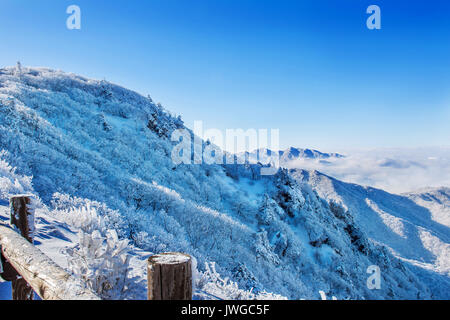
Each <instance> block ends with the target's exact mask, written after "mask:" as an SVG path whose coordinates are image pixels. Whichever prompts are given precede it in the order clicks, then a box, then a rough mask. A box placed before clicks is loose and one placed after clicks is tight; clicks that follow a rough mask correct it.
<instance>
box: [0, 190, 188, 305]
mask: <svg viewBox="0 0 450 320" xmlns="http://www.w3.org/2000/svg"><path fill="white" fill-rule="evenodd" d="M30 203H31V197H30V196H24V195H20V196H15V197H12V198H11V199H10V206H11V225H10V226H7V225H5V224H1V223H0V253H1V264H0V277H1V278H3V279H4V280H6V281H11V282H12V298H13V300H33V292H36V294H37V295H39V297H41V299H43V300H100V298H99V297H98V296H97V295H96V294H95V293H94V292H92V291H91V290H89V289H88V288H86V286H85V285H84V284H83V283H82V282H81V280H79V279H77V278H75V277H73V276H72V275H70V274H69V273H67V272H66V271H65V270H64V269H62V268H61V267H60V266H58V265H57V264H56V263H55V262H54V261H53V260H51V259H50V258H49V257H47V256H46V255H45V254H44V253H42V252H41V251H40V250H39V249H38V248H36V247H35V246H34V245H33V236H34V229H35V227H34V213H33V210H32V209H31V208H30ZM191 268H192V267H191V257H190V256H189V255H186V254H183V253H178V252H170V253H163V254H159V255H155V256H152V257H150V258H149V259H148V263H147V276H148V299H149V300H191V299H192V269H191Z"/></svg>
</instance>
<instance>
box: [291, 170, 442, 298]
mask: <svg viewBox="0 0 450 320" xmlns="http://www.w3.org/2000/svg"><path fill="white" fill-rule="evenodd" d="M290 173H291V175H292V176H293V177H295V178H296V179H297V180H298V181H302V182H306V183H308V184H309V185H310V186H312V187H313V188H314V190H316V191H317V192H318V194H319V196H320V197H321V198H323V199H326V200H327V201H332V202H335V203H338V204H340V205H342V206H343V207H344V208H345V210H348V211H349V212H351V213H352V215H353V216H354V218H355V222H356V224H357V225H358V226H360V227H361V229H362V230H363V231H364V233H365V234H366V235H367V236H368V237H369V238H371V239H373V240H374V241H375V242H377V243H383V244H384V245H386V246H387V247H388V248H389V249H390V250H391V251H392V253H393V254H394V255H395V256H396V257H399V258H400V259H401V260H403V261H405V262H407V263H408V264H409V265H410V267H412V268H413V269H414V270H415V272H416V274H420V276H421V277H423V278H424V279H427V280H426V281H427V283H428V285H429V287H432V289H433V291H434V292H435V293H436V294H438V295H439V296H441V297H446V298H448V297H449V294H450V278H449V276H450V220H449V218H450V211H449V210H450V189H449V188H436V189H426V190H422V191H419V192H416V193H409V194H404V195H396V194H391V193H388V192H385V191H383V190H380V189H375V188H371V187H362V186H359V185H356V184H350V183H345V182H342V181H339V180H337V179H334V178H332V177H329V176H327V175H324V174H322V173H320V172H318V171H305V170H297V169H292V170H290Z"/></svg>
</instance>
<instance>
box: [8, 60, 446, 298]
mask: <svg viewBox="0 0 450 320" xmlns="http://www.w3.org/2000/svg"><path fill="white" fill-rule="evenodd" d="M0 105H1V107H0V149H4V150H6V151H5V152H3V153H2V157H0V158H1V162H0V179H1V180H0V206H8V197H9V196H10V195H14V194H18V193H33V194H35V195H36V197H37V198H39V199H42V201H41V204H42V206H41V209H40V210H41V212H39V210H37V211H36V212H37V213H36V214H37V219H38V220H39V222H38V223H39V227H41V228H42V230H41V231H39V230H37V232H38V236H37V238H36V239H37V241H38V242H39V243H40V244H38V245H39V246H41V247H42V248H43V250H45V251H48V252H50V253H49V254H53V255H59V256H55V258H54V259H56V260H58V262H59V263H61V264H63V265H64V266H65V267H67V268H68V269H69V270H70V271H71V272H73V273H74V274H75V275H77V276H79V277H81V278H83V279H84V280H85V281H86V283H88V284H89V286H90V287H92V288H93V289H95V290H98V293H99V294H101V295H102V296H103V297H105V298H107V299H133V298H136V299H137V298H142V297H144V292H145V291H144V289H143V288H144V287H145V277H143V276H142V270H145V257H146V256H147V255H148V254H150V253H161V252H168V251H179V252H186V253H188V254H190V255H191V256H193V257H195V259H196V261H197V269H198V274H196V279H197V280H196V292H197V293H201V295H200V294H199V295H197V297H198V298H200V297H209V298H212V297H219V298H220V297H222V298H224V297H227V298H233V299H239V298H255V299H256V298H257V299H259V298H267V297H272V298H280V297H281V296H285V297H288V298H291V299H301V298H305V299H320V298H321V296H322V294H319V291H321V292H322V293H323V294H325V295H327V296H330V297H331V296H335V297H337V298H338V299H430V298H435V297H438V298H439V297H446V296H448V292H446V290H445V289H446V288H447V287H445V280H442V281H435V282H433V286H432V289H433V290H437V291H436V292H437V293H434V292H431V291H430V288H429V286H428V283H429V281H428V280H429V277H431V278H432V279H434V280H436V277H435V276H434V274H431V273H429V270H426V271H427V272H428V273H424V272H425V271H424V269H423V268H422V269H420V268H419V269H417V270H416V269H414V270H413V271H414V272H412V271H411V268H409V265H407V264H405V263H403V262H402V261H403V260H402V259H413V260H414V261H424V262H425V263H434V262H435V260H436V257H435V254H434V253H433V252H431V251H430V248H435V247H436V246H439V242H435V241H434V240H433V241H431V240H430V241H429V242H430V244H429V245H424V244H423V243H422V242H423V241H425V240H424V239H425V238H424V236H422V238H421V235H420V234H419V232H418V227H423V228H425V229H426V230H427V231H429V232H430V234H431V235H432V236H435V237H437V238H438V239H439V241H441V242H442V243H448V239H447V237H448V236H449V233H448V229H447V228H444V226H442V225H441V224H438V223H436V222H435V221H430V219H429V217H430V214H429V212H428V211H427V210H426V209H425V208H423V207H420V206H417V207H414V206H412V203H413V201H412V200H410V199H408V201H409V203H406V202H407V200H405V198H404V197H401V196H399V198H392V197H391V196H389V197H386V193H385V194H383V193H382V192H381V191H380V192H373V190H372V189H368V188H362V187H359V186H350V187H348V186H345V188H343V191H345V192H344V193H345V197H344V198H345V199H344V200H345V201H340V202H339V201H338V200H339V199H341V198H343V197H342V194H340V193H339V192H335V191H336V190H334V189H333V188H330V189H329V190H324V192H323V193H321V192H319V191H320V190H319V191H318V190H316V188H311V185H313V186H314V183H313V181H310V182H309V183H304V182H299V181H298V180H296V179H295V175H294V174H292V173H290V172H289V171H288V170H280V171H279V172H277V174H275V175H274V176H265V177H263V176H261V175H260V173H259V170H260V166H258V165H246V166H239V165H223V166H221V165H206V164H202V165H188V164H181V165H176V164H174V162H173V161H172V158H171V152H172V151H173V146H174V144H175V143H174V142H173V141H171V139H170V136H171V132H173V131H174V130H175V129H180V128H183V129H186V130H187V128H185V127H184V124H183V122H182V121H181V119H180V118H179V117H175V116H173V115H171V114H170V113H169V112H167V111H166V110H164V109H163V108H162V107H161V106H160V105H156V104H154V103H153V101H152V100H151V99H150V98H145V97H143V96H141V95H139V94H137V93H135V92H132V91H130V90H127V89H125V88H122V87H120V86H117V85H114V84H111V83H109V82H106V81H96V80H89V79H86V78H83V77H80V76H77V75H73V74H66V73H64V72H61V71H54V70H50V69H45V68H22V70H20V72H18V71H17V70H16V69H14V68H3V69H0ZM322 157H323V155H322ZM328 160H329V159H328ZM7 163H9V164H11V165H13V166H14V167H16V168H17V172H18V173H20V174H18V173H15V172H14V170H13V169H12V168H11V167H9V166H8V165H7ZM386 165H388V164H386ZM327 183H328V185H330V186H332V185H333V183H334V182H333V181H328V182H325V184H327ZM361 188H362V189H361ZM328 196H330V197H328ZM332 199H335V200H336V202H338V203H340V205H338V204H334V203H330V201H329V200H332ZM366 199H369V200H370V201H371V202H367V201H366ZM386 199H387V200H388V201H385V200H386ZM368 203H371V204H372V208H371V207H369V205H368ZM375 205H376V207H375ZM345 208H351V210H350V211H346V210H345ZM373 208H377V210H378V212H377V211H374V210H373ZM420 208H422V209H420ZM410 209H412V210H410ZM45 210H46V211H45ZM44 211H45V212H44ZM383 217H384V220H383ZM52 219H53V220H52ZM408 221H409V222H410V223H407V222H408ZM400 222H401V223H402V224H403V227H401V225H400ZM394 231H396V232H394ZM39 232H41V234H39ZM74 234H76V237H75V238H74ZM426 243H428V242H426ZM436 243H437V244H436ZM385 246H387V247H388V248H391V249H392V250H393V253H394V255H393V254H392V253H391V252H390V251H389V250H388V249H387V248H386V247H385ZM138 248H139V249H138ZM427 248H428V249H427ZM140 250H141V251H140ZM432 251H433V250H432ZM397 253H398V254H399V256H400V259H398V258H396V256H395V254H397ZM130 258H131V260H130ZM443 259H446V258H445V256H444V258H443ZM142 263H143V264H142ZM371 265H378V266H380V268H382V270H383V283H384V286H383V287H382V288H381V289H380V290H371V289H369V288H368V287H367V285H366V283H367V282H366V281H367V277H368V275H367V272H366V270H367V268H368V267H369V266H371ZM413 267H415V266H413ZM219 274H220V276H219ZM418 275H419V276H420V277H418ZM428 276H429V277H428ZM427 277H428V278H427ZM421 279H422V280H421ZM423 279H426V281H423ZM442 288H443V289H442ZM438 289H439V290H438ZM267 291H268V292H273V293H274V294H278V295H274V294H270V293H267Z"/></svg>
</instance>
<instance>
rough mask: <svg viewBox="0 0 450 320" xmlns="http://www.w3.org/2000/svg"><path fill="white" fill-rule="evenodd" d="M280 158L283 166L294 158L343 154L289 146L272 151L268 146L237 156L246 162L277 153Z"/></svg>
mask: <svg viewBox="0 0 450 320" xmlns="http://www.w3.org/2000/svg"><path fill="white" fill-rule="evenodd" d="M277 153H278V156H279V158H280V164H281V165H283V166H286V165H288V164H289V163H291V162H292V161H295V160H301V159H303V160H318V161H326V160H327V159H330V158H337V159H339V158H344V157H345V156H344V155H342V154H339V153H324V152H320V151H318V150H314V149H303V148H294V147H290V148H288V149H286V150H279V151H274V150H270V149H268V148H260V149H257V150H254V151H252V152H241V153H239V154H238V157H240V158H243V159H245V160H246V162H249V163H257V162H258V159H264V158H265V157H268V156H271V155H273V154H275V155H276V154H277Z"/></svg>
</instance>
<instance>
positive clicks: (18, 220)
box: [7, 195, 34, 300]
mask: <svg viewBox="0 0 450 320" xmlns="http://www.w3.org/2000/svg"><path fill="white" fill-rule="evenodd" d="M30 204H31V196H24V195H19V196H14V197H11V198H10V207H11V225H12V226H14V227H16V228H17V229H18V230H19V231H20V234H21V235H22V237H24V238H25V239H26V240H28V242H30V243H33V235H34V234H33V233H34V212H31V211H30V210H29V205H30ZM7 265H8V264H7ZM7 268H8V269H10V267H9V266H8V267H7ZM11 268H12V267H11ZM15 273H16V274H15V276H14V277H13V279H12V284H11V287H12V299H13V300H33V296H34V294H33V289H32V288H31V286H30V285H29V284H28V283H27V282H26V281H25V280H24V279H23V278H22V277H21V276H20V275H19V274H18V273H17V272H15Z"/></svg>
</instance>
